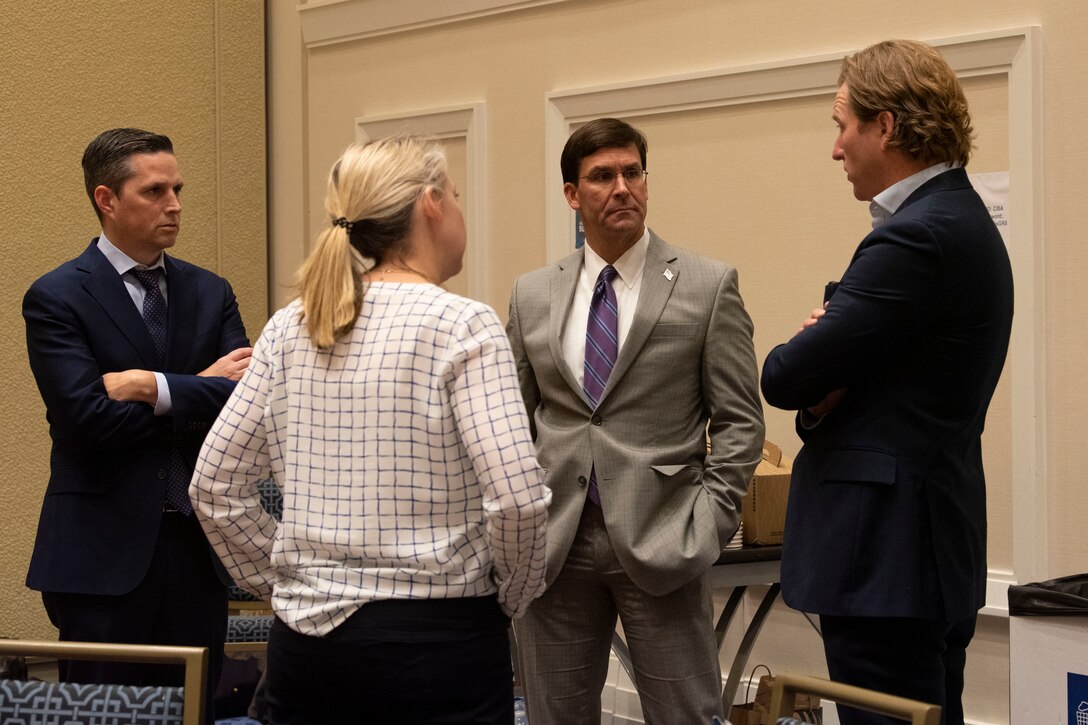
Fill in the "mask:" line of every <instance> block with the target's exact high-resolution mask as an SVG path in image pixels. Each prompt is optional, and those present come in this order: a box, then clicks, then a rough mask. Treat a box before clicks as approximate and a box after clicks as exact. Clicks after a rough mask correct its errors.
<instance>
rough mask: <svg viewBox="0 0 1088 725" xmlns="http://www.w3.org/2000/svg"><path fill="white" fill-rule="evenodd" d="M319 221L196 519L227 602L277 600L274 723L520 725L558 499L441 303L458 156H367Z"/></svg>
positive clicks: (465, 311)
mask: <svg viewBox="0 0 1088 725" xmlns="http://www.w3.org/2000/svg"><path fill="white" fill-rule="evenodd" d="M325 208H326V209H327V211H328V212H329V216H330V222H329V226H328V227H327V228H326V229H324V230H323V231H322V232H321V233H320V234H319V235H318V239H317V243H316V245H315V247H314V249H313V251H312V253H311V254H310V256H309V258H308V259H307V260H306V262H305V264H303V266H302V268H301V270H300V271H299V297H298V299H296V300H295V301H294V302H292V303H291V304H289V305H288V306H287V307H285V308H283V309H282V310H279V311H278V312H277V313H276V314H275V315H274V316H273V317H272V319H271V320H270V321H269V322H268V325H267V326H266V327H265V329H264V332H263V334H262V335H261V338H260V340H259V341H258V342H257V344H256V346H255V347H254V351H253V360H252V362H251V363H250V366H249V369H248V371H247V372H246V374H245V376H244V377H243V378H242V380H241V381H240V382H239V383H238V386H237V388H236V389H235V392H234V395H233V396H232V397H231V399H230V400H229V401H228V402H227V404H226V406H225V407H224V408H223V412H222V414H221V415H220V417H219V419H218V421H217V422H216V423H215V425H214V426H213V427H212V430H211V432H210V433H209V434H208V437H207V439H206V441H205V443H204V447H203V450H202V451H201V455H200V460H199V462H198V464H197V468H196V473H195V475H194V477H193V483H192V487H191V489H190V493H191V497H192V500H193V506H194V508H195V510H196V512H197V515H198V516H199V517H200V519H201V523H202V525H203V526H204V529H205V531H206V532H207V534H208V538H209V541H210V542H211V543H212V546H213V547H214V548H215V551H216V553H217V554H218V555H219V556H220V558H221V559H222V561H223V564H224V565H225V566H226V567H227V570H228V571H229V572H230V574H231V576H233V577H234V580H235V581H236V582H237V583H238V584H240V585H242V586H244V587H245V588H246V589H248V590H250V591H251V592H253V593H254V594H257V595H260V596H263V597H269V596H270V597H271V600H272V608H273V610H274V611H275V613H276V622H275V624H274V625H273V629H272V633H271V636H270V637H269V642H268V672H267V693H268V701H269V706H270V711H271V719H272V721H273V722H275V723H347V722H351V723H366V722H374V723H428V724H430V723H495V724H496V725H497V724H498V723H502V724H503V725H509V723H510V722H511V718H512V717H513V715H512V711H513V693H512V687H511V683H512V673H511V666H510V651H509V645H508V639H507V627H508V624H509V619H510V618H511V617H515V616H518V615H519V614H521V613H522V612H523V611H524V609H525V607H526V606H528V604H529V602H530V601H531V600H532V599H533V598H534V597H536V596H537V595H538V594H540V592H541V591H542V590H543V587H544V529H545V524H546V518H547V505H548V501H549V498H550V493H549V491H548V489H547V488H546V487H545V486H544V483H543V473H542V471H541V469H540V467H539V465H538V464H537V461H536V458H535V457H534V449H533V443H532V439H531V437H530V433H529V424H528V420H527V418H526V416H525V406H524V403H523V402H522V398H521V393H520V391H519V388H518V381H517V371H516V370H515V367H514V361H513V356H512V355H511V352H510V346H509V343H508V341H507V339H506V335H505V332H504V331H503V327H502V325H501V323H500V322H499V319H498V317H497V315H496V314H495V312H494V311H493V310H492V309H491V308H490V307H488V306H486V305H484V304H482V303H480V302H475V301H473V300H469V299H465V298H463V297H459V296H457V295H454V294H451V293H449V292H446V291H445V290H443V289H442V288H441V287H440V286H439V285H440V284H441V283H442V282H444V281H446V280H447V279H449V278H450V277H452V276H453V275H455V274H457V272H459V271H460V269H461V261H462V258H463V256H464V251H465V222H464V217H463V216H462V213H461V209H460V207H459V205H458V202H457V192H456V190H455V189H454V187H453V184H452V183H451V182H450V180H449V178H448V177H447V173H446V159H445V156H444V154H443V153H442V150H441V148H440V147H438V146H437V145H436V144H433V143H430V142H425V141H422V140H420V139H418V138H414V137H410V136H402V137H394V138H389V139H383V140H380V141H375V142H372V143H369V144H366V145H353V146H351V147H349V148H348V149H347V150H346V151H345V152H344V154H343V156H341V157H340V159H339V160H338V161H337V162H336V164H335V165H334V166H333V168H332V172H331V173H330V175H329V182H328V193H327V195H326V199H325ZM270 474H271V475H273V476H274V477H275V479H276V481H277V482H278V483H279V485H280V487H281V489H282V490H283V494H284V511H283V518H282V521H280V522H277V521H276V520H274V519H273V518H272V517H271V516H270V515H269V514H267V513H266V512H265V511H264V510H263V509H262V508H261V506H260V501H259V497H258V494H257V488H256V484H257V482H258V481H260V480H262V479H263V478H266V477H267V476H268V475H270Z"/></svg>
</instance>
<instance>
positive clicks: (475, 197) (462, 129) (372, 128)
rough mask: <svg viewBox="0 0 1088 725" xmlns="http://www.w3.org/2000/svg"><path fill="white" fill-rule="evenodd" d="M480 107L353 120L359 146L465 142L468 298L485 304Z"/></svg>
mask: <svg viewBox="0 0 1088 725" xmlns="http://www.w3.org/2000/svg"><path fill="white" fill-rule="evenodd" d="M484 111H485V104H484V103H468V104H465V105H459V106H446V107H442V108H431V109H424V110H420V111H412V112H402V113H396V114H391V115H384V116H360V117H358V118H356V119H355V139H356V141H358V142H360V143H366V142H367V141H370V140H373V139H377V138H383V137H385V136H392V135H393V134H396V133H413V134H419V135H422V136H431V137H433V138H437V139H440V140H441V139H449V138H464V139H465V157H466V165H467V168H466V170H465V175H466V178H467V181H466V184H467V187H468V188H467V189H466V192H467V197H468V199H467V203H466V204H465V205H464V212H465V226H466V228H467V230H468V240H469V241H468V250H467V252H466V256H467V257H468V265H467V271H468V296H469V297H471V298H472V299H477V300H485V299H487V298H488V297H487V292H488V279H489V277H490V273H489V268H488V266H487V265H488V259H489V258H490V255H489V254H488V252H489V250H490V241H489V237H488V225H487V203H486V202H487V121H486V114H485V112H484Z"/></svg>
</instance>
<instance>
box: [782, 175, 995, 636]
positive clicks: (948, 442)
mask: <svg viewBox="0 0 1088 725" xmlns="http://www.w3.org/2000/svg"><path fill="white" fill-rule="evenodd" d="M1012 314H1013V283H1012V270H1011V266H1010V264H1009V257H1008V253H1007V252H1006V249H1005V246H1004V244H1003V243H1002V240H1001V237H1000V235H999V234H998V231H997V228H996V227H995V226H994V223H993V221H992V220H991V219H990V215H989V213H988V212H987V210H986V208H985V206H984V205H983V203H982V200H981V199H980V198H979V196H978V194H976V193H975V191H974V190H973V189H972V188H971V185H970V182H969V181H968V178H967V174H966V172H965V171H964V170H963V169H952V170H950V171H947V172H944V173H942V174H940V175H938V176H936V177H934V178H933V179H930V180H929V181H928V182H926V183H925V184H923V185H922V186H921V187H920V188H919V189H917V190H916V191H915V192H914V193H913V194H912V195H911V196H910V197H909V198H908V199H907V200H906V201H905V202H904V203H903V205H902V206H901V207H900V208H899V209H898V210H897V211H896V213H895V214H893V215H892V216H891V218H890V219H888V221H887V222H886V223H885V224H884V225H883V226H881V227H879V228H877V229H876V230H874V231H873V232H872V233H870V234H869V235H868V236H867V237H866V238H865V239H864V240H862V242H861V245H860V246H859V247H858V249H857V251H856V252H855V254H854V258H853V259H852V260H851V262H850V266H849V267H848V268H847V270H846V272H845V273H844V274H843V276H842V279H841V281H840V285H839V287H838V290H837V291H836V292H835V294H834V297H833V298H832V300H831V302H830V304H829V305H828V307H827V313H826V314H825V315H824V316H823V317H822V318H821V319H820V320H819V322H818V323H817V324H816V325H814V326H812V327H810V328H807V329H805V330H804V331H803V332H801V333H800V334H798V335H797V336H796V337H794V338H793V339H792V340H790V341H789V342H787V343H785V344H783V345H779V346H778V347H776V348H775V349H774V350H772V351H771V353H770V355H768V357H767V360H766V362H765V363H764V368H763V378H762V388H763V394H764V396H765V397H766V399H767V402H768V403H770V404H771V405H774V406H776V407H779V408H785V409H788V410H801V409H804V408H806V407H811V406H814V405H816V404H818V403H819V402H820V401H821V400H823V398H824V396H825V395H826V394H827V393H829V392H831V391H834V390H837V389H839V388H846V389H847V392H846V395H845V397H844V399H843V401H842V403H841V404H840V405H839V406H838V407H837V408H836V409H834V410H833V411H832V412H831V413H829V414H828V415H827V416H826V417H825V418H824V419H823V420H822V421H820V422H819V424H818V425H816V426H815V427H814V428H812V429H811V430H806V429H805V428H804V427H803V426H801V425H800V421H799V424H798V426H797V429H798V434H799V435H800V436H801V438H802V440H803V441H804V446H803V448H802V450H801V452H800V454H799V455H798V456H797V460H796V461H795V463H794V470H793V480H792V485H791V489H790V498H789V505H788V511H787V521H786V535H785V542H784V548H783V553H782V593H783V596H784V599H785V601H786V603H787V604H789V605H790V606H791V607H793V608H795V609H799V610H802V611H807V612H813V613H817V614H825V615H837V616H884V617H920V618H926V619H938V620H945V621H951V620H955V619H960V618H963V617H968V616H972V615H973V614H974V613H975V612H976V611H977V610H978V609H979V608H980V607H981V606H982V605H983V604H984V602H985V596H986V490H985V478H984V475H983V470H982V448H981V443H980V436H981V434H982V430H983V426H984V424H985V420H986V409H987V407H988V405H989V403H990V398H991V397H992V395H993V391H994V388H995V387H996V385H997V381H998V378H999V376H1000V375H1001V370H1002V367H1003V365H1004V361H1005V354H1006V351H1007V348H1008V342H1009V334H1010V329H1011V325H1012Z"/></svg>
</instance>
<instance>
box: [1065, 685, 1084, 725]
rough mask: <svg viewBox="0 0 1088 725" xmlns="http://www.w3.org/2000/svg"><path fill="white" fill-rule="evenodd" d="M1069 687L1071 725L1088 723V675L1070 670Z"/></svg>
mask: <svg viewBox="0 0 1088 725" xmlns="http://www.w3.org/2000/svg"><path fill="white" fill-rule="evenodd" d="M1066 677H1067V682H1068V685H1067V689H1068V691H1069V719H1068V720H1067V721H1066V722H1068V723H1069V725H1088V675H1078V674H1077V673H1076V672H1069V673H1067V674H1066Z"/></svg>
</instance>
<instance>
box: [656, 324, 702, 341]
mask: <svg viewBox="0 0 1088 725" xmlns="http://www.w3.org/2000/svg"><path fill="white" fill-rule="evenodd" d="M698 334H699V323H697V322H659V323H657V324H656V325H654V329H653V332H651V333H650V337H651V338H654V337H695V336H696V335H698Z"/></svg>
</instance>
